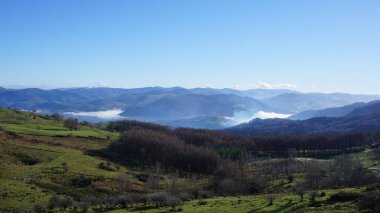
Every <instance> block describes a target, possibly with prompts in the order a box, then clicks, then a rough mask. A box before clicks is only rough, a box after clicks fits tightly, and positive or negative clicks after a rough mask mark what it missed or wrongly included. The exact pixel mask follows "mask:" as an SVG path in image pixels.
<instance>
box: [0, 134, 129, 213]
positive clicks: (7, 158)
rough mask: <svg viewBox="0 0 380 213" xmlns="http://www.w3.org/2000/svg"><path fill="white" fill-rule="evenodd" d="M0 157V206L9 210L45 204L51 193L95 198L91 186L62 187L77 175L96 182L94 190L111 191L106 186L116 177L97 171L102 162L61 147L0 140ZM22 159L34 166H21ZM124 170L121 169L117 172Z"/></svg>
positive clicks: (110, 172)
mask: <svg viewBox="0 0 380 213" xmlns="http://www.w3.org/2000/svg"><path fill="white" fill-rule="evenodd" d="M0 155H2V158H1V161H0V207H2V208H7V209H11V210H13V211H16V210H25V209H30V208H32V205H33V203H35V202H36V201H38V202H43V203H46V202H47V199H48V198H49V197H51V196H52V195H53V194H54V193H57V194H65V195H69V196H77V197H80V196H86V193H88V195H87V196H89V195H91V194H92V195H94V194H95V195H96V193H95V192H94V191H93V189H91V187H86V188H76V187H71V186H67V185H66V182H67V181H68V180H70V179H72V178H78V177H80V175H81V174H83V175H85V176H86V177H90V178H92V179H94V180H96V181H95V182H94V185H96V187H97V188H98V189H104V190H112V186H113V185H112V184H110V183H111V182H112V179H113V178H114V177H115V176H116V175H117V174H118V172H117V171H106V170H102V169H100V168H98V165H99V164H100V163H101V162H105V161H104V160H102V159H100V158H97V157H93V156H88V155H86V154H85V153H83V152H82V151H80V150H74V149H69V148H65V147H55V146H54V147H52V146H49V145H45V144H29V143H25V142H22V141H0ZM23 158H31V159H34V160H35V162H36V163H35V164H33V165H27V164H24V162H23V160H22V159H23ZM63 162H65V163H66V164H67V165H68V171H67V172H64V170H63V167H62V163H63ZM126 171H127V169H126V168H124V167H121V169H120V171H119V172H126ZM93 192H94V193H93Z"/></svg>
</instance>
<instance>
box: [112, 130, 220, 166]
mask: <svg viewBox="0 0 380 213" xmlns="http://www.w3.org/2000/svg"><path fill="white" fill-rule="evenodd" d="M108 151H109V152H112V153H115V154H116V155H117V156H119V158H121V159H126V160H138V161H140V162H145V163H149V164H155V163H156V162H161V163H163V164H164V165H167V166H169V167H174V168H177V169H180V170H183V171H192V172H197V173H212V172H213V171H214V170H215V168H216V166H217V165H218V163H219V161H220V160H221V159H220V157H219V155H218V154H216V153H215V152H213V151H211V150H207V149H204V148H201V147H197V146H194V145H191V144H187V143H185V142H184V141H182V140H180V139H179V138H178V137H176V136H173V135H169V134H166V133H164V132H159V131H154V130H150V129H132V130H129V131H125V132H123V133H122V135H121V140H120V141H118V142H114V143H112V144H111V146H110V147H109V150H108Z"/></svg>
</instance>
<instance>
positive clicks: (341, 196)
mask: <svg viewBox="0 0 380 213" xmlns="http://www.w3.org/2000/svg"><path fill="white" fill-rule="evenodd" d="M360 196H361V194H360V193H357V192H344V191H342V192H338V193H336V194H333V195H331V196H330V199H329V200H330V201H331V202H347V201H353V200H357V199H358V198H359V197H360Z"/></svg>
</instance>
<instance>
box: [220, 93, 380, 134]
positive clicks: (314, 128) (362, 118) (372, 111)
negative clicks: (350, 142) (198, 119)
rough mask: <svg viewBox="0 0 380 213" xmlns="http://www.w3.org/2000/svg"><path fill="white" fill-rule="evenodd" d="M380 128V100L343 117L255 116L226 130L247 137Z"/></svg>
mask: <svg viewBox="0 0 380 213" xmlns="http://www.w3.org/2000/svg"><path fill="white" fill-rule="evenodd" d="M375 130H380V102H379V101H376V102H372V103H369V104H366V105H365V106H363V107H359V108H356V109H354V110H353V111H352V112H351V113H349V114H347V115H345V116H343V117H337V118H334V117H317V118H311V119H308V120H301V121H295V120H288V119H268V120H260V119H255V120H252V121H250V122H249V123H244V124H240V125H238V126H235V127H232V128H228V129H226V130H225V131H226V132H229V133H233V134H237V135H246V136H264V135H270V136H279V135H311V134H320V133H342V132H357V131H364V132H367V131H375Z"/></svg>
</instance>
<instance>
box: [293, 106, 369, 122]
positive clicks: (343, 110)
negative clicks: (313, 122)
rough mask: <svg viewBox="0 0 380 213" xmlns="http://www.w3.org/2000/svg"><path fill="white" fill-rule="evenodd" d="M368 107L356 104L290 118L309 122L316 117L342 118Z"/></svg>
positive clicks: (299, 114)
mask: <svg viewBox="0 0 380 213" xmlns="http://www.w3.org/2000/svg"><path fill="white" fill-rule="evenodd" d="M363 106H366V103H363V102H360V103H354V104H351V105H347V106H343V107H333V108H327V109H322V110H307V111H304V112H300V113H297V114H295V115H292V116H290V117H289V118H288V119H290V120H307V119H310V118H315V117H342V116H345V115H347V114H349V113H351V112H352V111H354V110H355V109H357V108H360V107H363Z"/></svg>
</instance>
